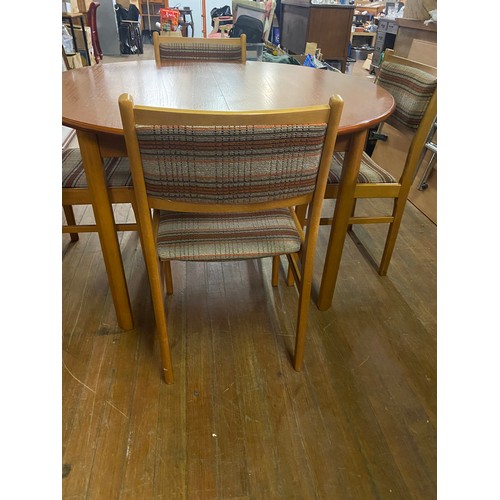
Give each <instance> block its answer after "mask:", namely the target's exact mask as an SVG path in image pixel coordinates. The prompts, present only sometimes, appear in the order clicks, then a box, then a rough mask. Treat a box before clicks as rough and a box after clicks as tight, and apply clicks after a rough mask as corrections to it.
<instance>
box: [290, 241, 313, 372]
mask: <svg viewBox="0 0 500 500" xmlns="http://www.w3.org/2000/svg"><path fill="white" fill-rule="evenodd" d="M316 238H317V234H316V236H313V237H311V238H310V239H309V245H310V246H309V248H308V249H307V250H306V253H307V255H303V257H304V264H303V266H302V279H301V282H300V283H298V289H299V311H298V314H297V331H296V336H295V356H294V361H293V368H294V369H295V371H298V372H299V371H300V370H301V369H302V364H303V360H304V344H305V339H306V332H307V320H308V317H309V306H310V303H311V290H312V277H313V265H314V257H313V256H314V251H315V250H314V249H315V248H316V241H315V240H316Z"/></svg>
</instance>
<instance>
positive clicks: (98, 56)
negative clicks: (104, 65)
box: [87, 2, 103, 64]
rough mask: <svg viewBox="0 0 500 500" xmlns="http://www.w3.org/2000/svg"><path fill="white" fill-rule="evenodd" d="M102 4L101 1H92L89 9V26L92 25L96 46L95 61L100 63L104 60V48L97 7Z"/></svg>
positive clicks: (91, 34)
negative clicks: (98, 23) (102, 47)
mask: <svg viewBox="0 0 500 500" xmlns="http://www.w3.org/2000/svg"><path fill="white" fill-rule="evenodd" d="M99 6H100V3H99V2H97V3H96V2H90V5H89V9H88V11H87V26H89V27H90V39H91V40H92V47H93V48H94V56H95V61H96V63H97V64H98V63H99V61H100V60H101V61H102V56H103V53H102V49H101V44H100V42H99V33H98V32H97V8H98V7H99Z"/></svg>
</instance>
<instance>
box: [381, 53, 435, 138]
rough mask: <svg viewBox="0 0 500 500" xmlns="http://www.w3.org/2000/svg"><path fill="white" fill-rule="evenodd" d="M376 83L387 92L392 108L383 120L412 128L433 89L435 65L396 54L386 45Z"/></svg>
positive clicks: (397, 125) (422, 111) (394, 124)
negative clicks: (388, 115)
mask: <svg viewBox="0 0 500 500" xmlns="http://www.w3.org/2000/svg"><path fill="white" fill-rule="evenodd" d="M377 84H378V85H380V86H381V87H383V88H384V89H385V90H387V91H388V92H390V93H391V94H392V96H393V97H394V99H395V101H396V110H395V111H394V113H393V114H392V115H391V117H390V118H389V119H388V120H387V123H389V124H391V125H392V126H395V127H396V128H398V127H399V126H401V125H402V126H403V127H406V128H408V129H412V130H416V129H417V128H418V127H419V125H420V122H421V121H422V119H423V117H424V114H425V113H426V111H427V110H428V108H429V104H430V103H431V100H432V98H433V96H434V95H435V93H436V90H437V69H436V68H434V67H432V66H427V65H426V64H422V63H419V62H417V61H413V60H411V59H406V58H404V57H400V56H396V55H395V54H394V51H392V50H390V49H387V50H386V51H385V54H384V60H383V61H382V64H381V65H380V69H379V72H378V75H377Z"/></svg>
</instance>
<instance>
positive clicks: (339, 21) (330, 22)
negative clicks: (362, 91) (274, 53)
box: [280, 0, 354, 73]
mask: <svg viewBox="0 0 500 500" xmlns="http://www.w3.org/2000/svg"><path fill="white" fill-rule="evenodd" d="M281 9H282V20H281V35H280V37H281V38H280V43H281V46H282V47H284V48H285V49H288V50H289V51H290V52H292V53H293V54H304V51H305V48H306V43H307V42H315V43H316V44H317V45H318V48H320V49H321V53H322V54H323V59H325V60H327V61H331V60H333V61H340V62H341V70H342V72H343V73H345V70H346V65H347V52H348V50H349V43H350V40H351V31H352V19H353V13H354V6H353V5H330V4H325V3H322V4H314V3H312V1H311V0H282V2H281Z"/></svg>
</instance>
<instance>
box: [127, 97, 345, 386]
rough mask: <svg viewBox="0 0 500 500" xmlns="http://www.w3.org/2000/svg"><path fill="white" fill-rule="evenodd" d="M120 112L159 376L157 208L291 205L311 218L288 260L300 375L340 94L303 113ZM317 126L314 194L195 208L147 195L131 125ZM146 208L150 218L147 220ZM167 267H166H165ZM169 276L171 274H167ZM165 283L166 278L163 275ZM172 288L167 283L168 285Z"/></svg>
mask: <svg viewBox="0 0 500 500" xmlns="http://www.w3.org/2000/svg"><path fill="white" fill-rule="evenodd" d="M119 106H120V113H121V117H122V122H123V128H124V132H125V141H126V144H127V151H128V155H129V159H130V165H131V171H132V179H133V183H134V187H135V194H136V201H137V208H138V214H137V215H138V220H139V226H140V228H141V233H142V240H143V245H144V246H143V250H144V256H145V260H146V267H147V271H148V276H149V282H150V287H151V295H152V300H153V309H154V314H155V319H156V327H157V334H158V337H159V342H160V348H161V356H162V365H163V375H164V379H165V381H166V382H167V383H173V373H172V362H171V355H170V348H169V341H168V335H167V320H166V316H165V305H164V297H163V286H162V277H161V270H160V266H159V259H158V254H157V248H156V234H155V233H156V231H157V220H158V216H157V214H158V210H171V211H178V212H203V213H224V212H251V211H259V210H267V209H271V208H278V207H288V208H289V209H290V212H291V213H292V216H294V214H295V211H294V208H293V207H294V206H295V205H309V206H310V210H309V213H310V216H309V218H308V221H307V224H306V230H305V232H304V231H303V230H302V226H301V225H300V222H299V221H298V220H297V219H296V218H295V225H296V227H297V230H298V232H299V234H300V235H301V238H302V240H303V244H302V248H301V251H300V256H299V255H296V254H294V255H293V256H290V255H289V256H288V257H289V262H290V266H291V269H292V270H293V273H294V276H295V279H296V281H297V283H298V289H299V307H298V318H297V330H296V341H295V356H294V368H295V370H297V371H299V370H300V369H301V367H302V362H303V355H304V341H305V333H306V327H307V317H308V311H309V303H310V296H311V287H312V275H313V263H314V253H315V249H316V241H317V236H318V230H319V222H320V217H321V207H322V203H323V194H324V190H325V187H326V182H327V177H328V171H329V167H330V159H331V155H332V154H333V149H334V145H335V140H336V136H337V130H338V125H339V121H340V115H341V112H342V108H343V101H342V99H341V98H340V97H339V96H332V97H331V98H330V102H329V105H325V106H315V107H308V108H302V109H287V110H278V111H259V112H207V111H187V110H171V109H169V110H166V109H160V108H148V107H143V106H134V103H133V100H132V97H131V96H130V95H128V94H123V95H121V96H120V98H119ZM307 123H309V124H313V123H314V124H317V123H326V124H327V133H326V136H325V141H324V144H323V151H322V155H321V160H320V167H319V172H318V175H317V178H316V187H315V190H314V192H312V193H310V194H307V195H303V196H299V197H294V198H289V199H285V200H279V201H276V200H272V201H271V200H270V201H266V202H259V203H247V204H233V203H232V204H206V203H203V204H199V203H187V202H177V201H174V200H165V199H163V198H157V197H152V196H148V195H147V192H146V185H145V181H144V173H143V170H142V160H141V154H140V150H139V143H138V139H137V134H136V129H135V126H136V125H162V124H168V125H200V126H214V125H221V126H228V125H279V124H287V125H291V124H307ZM151 209H154V211H155V215H154V216H153V218H152V217H151ZM277 264H279V255H277V256H274V257H273V274H272V276H273V278H272V280H273V285H276V284H277V275H278V272H277V269H278V265H277ZM167 267H168V266H167ZM170 278H171V276H170ZM167 279H168V277H167ZM170 285H171V284H170Z"/></svg>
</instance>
